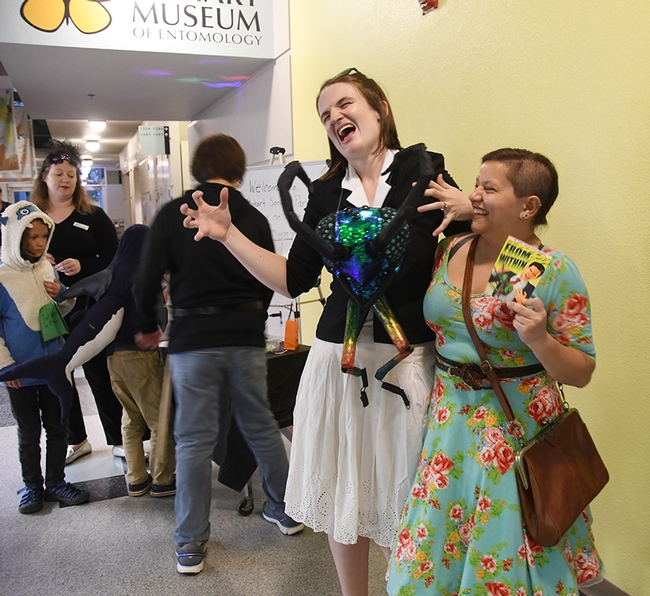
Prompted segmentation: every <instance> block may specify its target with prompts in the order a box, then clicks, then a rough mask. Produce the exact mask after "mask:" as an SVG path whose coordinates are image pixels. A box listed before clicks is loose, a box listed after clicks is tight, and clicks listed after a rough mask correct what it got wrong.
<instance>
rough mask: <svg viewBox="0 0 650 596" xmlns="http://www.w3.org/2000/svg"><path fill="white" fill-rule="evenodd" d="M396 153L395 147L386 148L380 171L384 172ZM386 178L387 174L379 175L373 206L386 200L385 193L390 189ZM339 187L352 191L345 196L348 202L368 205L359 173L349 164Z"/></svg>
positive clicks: (379, 204)
mask: <svg viewBox="0 0 650 596" xmlns="http://www.w3.org/2000/svg"><path fill="white" fill-rule="evenodd" d="M396 153H397V151H396V150H395V149H388V150H387V151H386V155H385V157H384V165H383V166H382V167H381V171H382V172H385V171H386V170H387V169H388V167H389V166H390V165H391V164H392V163H393V158H394V157H395V154H396ZM387 179H388V174H382V175H381V176H379V182H378V183H377V190H376V191H375V198H374V201H373V202H372V204H373V206H375V207H379V206H382V205H383V204H384V201H385V200H386V195H388V191H389V190H390V184H388V182H386V180H387ZM341 188H344V189H346V190H349V191H350V192H351V193H352V194H351V195H350V196H349V197H348V198H347V201H348V202H349V203H352V204H353V205H354V206H355V207H368V198H367V197H366V191H365V190H364V189H363V184H361V178H359V174H357V172H356V170H355V169H354V168H353V167H352V166H351V165H350V164H348V169H347V172H346V174H345V178H343V181H342V182H341Z"/></svg>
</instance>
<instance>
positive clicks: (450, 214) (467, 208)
mask: <svg viewBox="0 0 650 596" xmlns="http://www.w3.org/2000/svg"><path fill="white" fill-rule="evenodd" d="M424 196H425V197H433V198H434V199H436V201H437V202H435V203H427V204H426V205H420V206H419V207H418V211H419V212H420V213H425V212H427V211H435V210H436V209H440V210H442V211H443V218H442V223H441V224H440V225H439V226H438V228H437V229H436V230H434V231H433V235H434V236H437V235H438V234H440V233H442V232H443V231H444V230H445V229H446V228H447V226H448V225H449V224H450V223H451V222H452V221H454V220H455V221H463V220H467V219H472V217H473V215H474V209H473V207H472V204H471V203H470V202H469V197H468V195H466V194H465V193H464V192H463V191H462V190H459V189H458V188H456V187H455V186H451V184H447V183H446V182H445V180H444V178H443V177H442V174H439V175H438V179H437V180H432V181H431V182H429V187H428V188H427V189H426V190H425V191H424Z"/></svg>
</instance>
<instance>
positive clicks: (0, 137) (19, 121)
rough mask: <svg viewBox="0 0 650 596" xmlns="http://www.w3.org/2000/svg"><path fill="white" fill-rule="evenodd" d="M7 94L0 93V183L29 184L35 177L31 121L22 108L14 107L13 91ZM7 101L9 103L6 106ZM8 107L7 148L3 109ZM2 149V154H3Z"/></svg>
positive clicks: (9, 90) (25, 110) (10, 90)
mask: <svg viewBox="0 0 650 596" xmlns="http://www.w3.org/2000/svg"><path fill="white" fill-rule="evenodd" d="M7 91H8V92H9V93H6V92H3V93H2V104H1V105H2V107H0V181H5V182H31V180H32V179H33V178H34V176H35V175H36V157H35V155H34V142H33V137H34V135H33V132H32V121H31V119H30V117H29V115H28V114H27V109H26V108H25V107H24V106H15V105H14V103H13V89H8V90H7ZM7 101H9V102H10V103H9V104H7ZM6 105H9V106H10V110H9V112H10V113H11V114H12V125H13V126H11V128H10V129H9V130H10V142H9V147H7V146H5V144H4V143H5V141H6V139H7V135H6V133H5V131H7V130H8V127H7V125H6V119H5V115H6V114H7V113H8V112H7V111H5V112H4V113H3V112H2V110H3V108H4V107H5V106H6ZM3 149H4V152H3Z"/></svg>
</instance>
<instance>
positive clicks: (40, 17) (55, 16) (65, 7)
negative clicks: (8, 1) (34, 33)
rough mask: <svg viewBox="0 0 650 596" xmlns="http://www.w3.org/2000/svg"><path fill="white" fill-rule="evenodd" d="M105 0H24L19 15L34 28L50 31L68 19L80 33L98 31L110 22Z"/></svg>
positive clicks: (68, 22)
mask: <svg viewBox="0 0 650 596" xmlns="http://www.w3.org/2000/svg"><path fill="white" fill-rule="evenodd" d="M106 1H107V0H25V1H24V2H23V5H22V6H21V7H20V16H21V17H23V19H24V20H25V21H26V22H27V23H29V24H30V25H31V26H32V27H34V28H35V29H38V30H39V31H45V32H46V33H52V32H54V31H56V30H57V29H58V28H59V27H60V26H61V25H62V24H63V21H65V23H66V25H68V24H70V21H72V23H73V24H74V26H75V27H76V28H77V29H79V31H81V32H82V33H86V34H91V33H99V32H100V31H103V30H104V29H106V28H107V27H108V26H109V25H110V24H111V22H112V20H113V19H112V17H111V15H110V13H109V12H108V10H106V8H105V7H104V6H103V4H102V3H103V2H106Z"/></svg>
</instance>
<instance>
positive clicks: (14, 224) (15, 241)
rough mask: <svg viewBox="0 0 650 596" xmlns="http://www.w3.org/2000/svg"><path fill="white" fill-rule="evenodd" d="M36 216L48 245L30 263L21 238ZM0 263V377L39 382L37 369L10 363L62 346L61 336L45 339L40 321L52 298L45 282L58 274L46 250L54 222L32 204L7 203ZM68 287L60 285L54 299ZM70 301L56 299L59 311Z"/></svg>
mask: <svg viewBox="0 0 650 596" xmlns="http://www.w3.org/2000/svg"><path fill="white" fill-rule="evenodd" d="M35 219H39V220H41V221H42V222H43V223H44V224H45V225H46V226H47V228H48V238H47V245H46V248H45V251H44V253H43V255H42V256H41V257H40V258H38V259H36V260H35V261H34V262H32V261H29V260H27V259H25V258H23V257H22V255H21V241H22V238H23V234H24V233H25V231H26V230H28V229H30V228H32V222H33V221H34V220H35ZM0 224H2V264H1V265H0V373H4V374H3V375H2V378H1V379H0V380H2V381H12V380H15V379H21V381H22V384H23V385H24V386H27V385H41V384H43V380H42V378H43V375H42V374H41V373H42V372H44V371H43V370H41V369H39V368H32V369H30V371H29V373H27V371H21V372H19V371H17V370H16V369H15V367H12V365H14V364H16V363H18V364H21V363H24V362H27V361H30V360H32V359H34V358H38V357H45V356H51V355H54V354H56V353H57V352H58V351H59V350H60V349H61V346H62V345H63V338H62V337H55V338H54V339H50V340H49V341H44V340H43V337H42V334H41V325H40V322H39V311H40V309H41V307H43V306H45V305H46V304H49V303H50V302H52V299H51V298H50V297H49V296H48V294H47V292H46V290H45V287H44V286H43V281H44V280H50V281H51V280H54V279H55V278H56V279H58V274H57V272H56V271H55V270H54V268H53V267H52V265H51V264H50V263H49V261H48V260H47V258H46V257H45V254H46V253H47V248H48V247H49V245H50V240H51V239H52V233H53V231H54V222H53V221H52V220H51V219H50V218H49V217H48V216H47V215H46V214H45V213H43V212H42V211H41V210H40V209H39V208H38V207H36V205H34V204H32V203H29V202H28V201H20V202H18V203H14V204H13V205H10V206H9V207H7V208H6V209H5V210H4V212H3V215H2V217H0ZM66 289H67V288H66V287H65V286H63V285H62V286H61V291H60V292H59V294H58V295H57V297H56V299H57V301H58V300H59V299H60V298H61V296H62V294H63V292H64V291H65V290H66ZM73 306H74V300H66V301H65V302H62V303H60V308H61V312H62V314H66V313H67V312H69V311H70V310H71V309H72V307H73Z"/></svg>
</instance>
